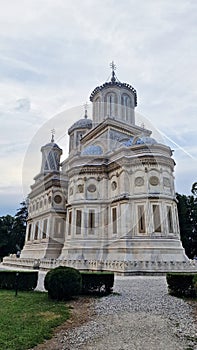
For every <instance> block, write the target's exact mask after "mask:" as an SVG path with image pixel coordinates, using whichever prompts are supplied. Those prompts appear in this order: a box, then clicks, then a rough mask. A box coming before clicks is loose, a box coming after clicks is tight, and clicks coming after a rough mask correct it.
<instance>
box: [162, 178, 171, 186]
mask: <svg viewBox="0 0 197 350" xmlns="http://www.w3.org/2000/svg"><path fill="white" fill-rule="evenodd" d="M163 184H164V186H165V187H170V179H168V177H164V178H163Z"/></svg>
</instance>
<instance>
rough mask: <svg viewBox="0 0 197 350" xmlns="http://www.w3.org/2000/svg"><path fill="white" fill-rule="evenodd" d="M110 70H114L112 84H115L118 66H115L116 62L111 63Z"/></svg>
mask: <svg viewBox="0 0 197 350" xmlns="http://www.w3.org/2000/svg"><path fill="white" fill-rule="evenodd" d="M110 68H111V69H112V77H111V82H112V83H115V81H116V77H115V70H116V65H115V63H114V61H112V62H111V63H110Z"/></svg>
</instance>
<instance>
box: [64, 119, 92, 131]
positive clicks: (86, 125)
mask: <svg viewBox="0 0 197 350" xmlns="http://www.w3.org/2000/svg"><path fill="white" fill-rule="evenodd" d="M91 128H92V120H91V119H88V118H83V119H79V120H78V121H77V122H75V123H74V124H73V125H72V126H71V127H70V128H69V129H68V134H69V135H70V134H71V132H72V131H74V130H75V129H91Z"/></svg>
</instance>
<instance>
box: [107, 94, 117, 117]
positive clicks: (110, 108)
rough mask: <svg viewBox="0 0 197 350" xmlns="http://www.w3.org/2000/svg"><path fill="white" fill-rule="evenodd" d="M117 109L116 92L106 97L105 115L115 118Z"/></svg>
mask: <svg viewBox="0 0 197 350" xmlns="http://www.w3.org/2000/svg"><path fill="white" fill-rule="evenodd" d="M116 108H117V95H116V94H115V93H114V92H109V93H107V94H106V95H105V115H106V116H110V117H114V116H115V115H116Z"/></svg>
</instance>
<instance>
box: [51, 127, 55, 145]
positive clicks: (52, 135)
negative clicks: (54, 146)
mask: <svg viewBox="0 0 197 350" xmlns="http://www.w3.org/2000/svg"><path fill="white" fill-rule="evenodd" d="M54 136H55V129H52V130H51V142H54Z"/></svg>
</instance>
